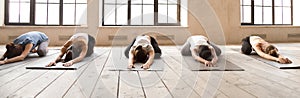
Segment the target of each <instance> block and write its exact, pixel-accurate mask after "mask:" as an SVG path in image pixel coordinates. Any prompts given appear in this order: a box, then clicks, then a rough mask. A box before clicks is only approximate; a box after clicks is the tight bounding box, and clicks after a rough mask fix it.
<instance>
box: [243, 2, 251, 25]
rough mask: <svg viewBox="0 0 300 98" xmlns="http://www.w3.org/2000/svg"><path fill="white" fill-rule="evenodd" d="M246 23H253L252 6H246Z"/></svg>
mask: <svg viewBox="0 0 300 98" xmlns="http://www.w3.org/2000/svg"><path fill="white" fill-rule="evenodd" d="M244 22H245V23H251V6H244Z"/></svg>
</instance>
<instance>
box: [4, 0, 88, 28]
mask: <svg viewBox="0 0 300 98" xmlns="http://www.w3.org/2000/svg"><path fill="white" fill-rule="evenodd" d="M9 1H10V0H5V1H4V8H5V10H4V13H5V16H4V24H5V25H17V26H81V25H85V24H76V23H75V24H74V25H64V24H63V10H64V9H63V4H64V2H63V0H60V2H59V12H58V14H59V19H58V20H59V24H58V25H53V24H48V22H47V24H36V23H35V16H36V15H35V11H36V10H35V8H36V0H30V16H29V17H30V19H29V23H13V22H9ZM49 4H51V3H48V1H47V9H48V5H49ZM74 4H75V13H76V4H77V3H76V0H75V3H74ZM79 4H82V3H79ZM86 4H87V3H86ZM47 13H48V10H47ZM47 18H48V14H47ZM47 20H48V19H47ZM74 20H76V15H75V16H74Z"/></svg>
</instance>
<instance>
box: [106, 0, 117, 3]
mask: <svg viewBox="0 0 300 98" xmlns="http://www.w3.org/2000/svg"><path fill="white" fill-rule="evenodd" d="M104 3H116V0H104Z"/></svg>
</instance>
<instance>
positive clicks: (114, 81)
mask: <svg viewBox="0 0 300 98" xmlns="http://www.w3.org/2000/svg"><path fill="white" fill-rule="evenodd" d="M275 45H276V46H278V48H279V50H280V51H282V52H281V53H283V54H288V55H291V56H293V57H294V58H291V59H292V60H294V61H296V60H300V59H299V58H300V52H296V51H299V50H300V44H298V43H292V44H283V43H280V44H275ZM239 47H240V46H238V45H227V46H222V50H223V54H227V58H228V60H229V61H231V62H232V63H234V64H237V65H238V66H239V67H241V68H243V69H245V71H190V70H189V69H187V68H186V67H185V66H183V64H182V62H181V61H182V58H181V55H180V52H179V48H178V47H176V46H162V47H161V48H162V51H163V55H162V59H163V63H164V64H162V65H164V70H163V71H110V69H112V68H113V67H114V62H116V61H115V60H113V58H114V57H113V56H118V55H119V54H118V53H117V54H118V55H112V54H113V53H112V52H114V51H112V50H113V48H115V47H97V48H96V49H95V50H96V53H97V54H98V55H97V56H95V57H94V59H93V60H86V61H84V62H81V63H78V64H83V66H82V67H81V68H79V69H78V70H28V69H25V66H26V65H32V64H40V65H41V64H42V65H43V64H46V63H48V62H50V61H51V60H53V59H54V57H56V56H57V55H58V53H57V52H52V54H49V55H48V56H46V57H43V58H30V59H27V60H25V61H22V62H17V63H12V64H7V65H2V66H0V98H4V97H38V98H61V97H65V98H74V97H76V98H86V97H92V98H95V97H96V98H116V97H118V98H129V97H130V98H131V97H133V98H136V97H137V98H145V97H147V98H158V97H159V98H162V97H163V98H164V97H171V98H201V97H202V98H207V97H217V98H254V97H261V98H266V97H276V98H277V97H278V98H283V97H288V98H299V97H300V69H284V70H283V69H277V68H275V67H272V66H270V65H267V64H266V63H263V62H261V61H258V60H256V59H254V58H251V57H248V56H246V55H243V54H241V53H239V52H237V51H233V50H231V49H232V48H239ZM0 50H1V51H0V54H1V55H2V54H3V52H4V51H5V47H4V46H3V45H2V46H0ZM56 51H58V50H56ZM115 58H118V57H115ZM124 66H126V64H124Z"/></svg>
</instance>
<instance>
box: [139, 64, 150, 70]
mask: <svg viewBox="0 0 300 98" xmlns="http://www.w3.org/2000/svg"><path fill="white" fill-rule="evenodd" d="M141 68H144V69H149V68H150V65H148V64H143V65H142V66H141Z"/></svg>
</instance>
